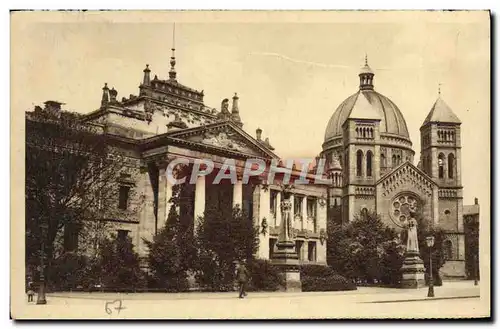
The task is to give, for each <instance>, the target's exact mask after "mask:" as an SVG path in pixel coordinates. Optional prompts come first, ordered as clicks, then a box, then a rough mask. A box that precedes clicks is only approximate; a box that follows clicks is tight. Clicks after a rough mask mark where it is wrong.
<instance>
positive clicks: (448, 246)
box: [443, 240, 453, 259]
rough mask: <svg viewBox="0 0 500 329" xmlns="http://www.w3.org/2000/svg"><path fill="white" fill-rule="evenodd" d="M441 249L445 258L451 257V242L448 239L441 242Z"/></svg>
mask: <svg viewBox="0 0 500 329" xmlns="http://www.w3.org/2000/svg"><path fill="white" fill-rule="evenodd" d="M443 249H444V250H443V251H444V257H445V259H453V244H452V243H451V241H450V240H446V241H445V242H444V243H443Z"/></svg>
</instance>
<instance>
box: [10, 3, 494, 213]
mask: <svg viewBox="0 0 500 329" xmlns="http://www.w3.org/2000/svg"><path fill="white" fill-rule="evenodd" d="M174 22H175V24H176V33H175V35H176V37H175V48H176V59H177V65H176V69H177V78H178V81H179V82H180V83H182V84H184V85H187V86H189V87H191V88H194V89H197V90H204V93H205V104H206V105H208V106H211V107H216V108H220V103H221V100H222V99H224V98H231V97H232V96H233V94H234V93H235V92H237V93H238V95H239V97H240V102H239V104H240V116H241V118H242V121H243V123H244V127H243V128H244V129H245V130H246V131H247V132H249V133H250V134H251V135H255V130H256V129H257V128H261V129H262V130H263V134H262V135H263V138H266V137H269V139H270V142H271V144H272V145H273V146H274V147H275V148H276V153H277V154H278V155H279V156H281V157H282V158H299V157H314V156H316V155H317V154H319V152H321V144H322V143H323V139H324V133H325V128H326V126H327V123H328V120H329V119H330V117H331V116H332V115H333V113H334V111H335V109H336V108H337V107H338V105H339V104H340V103H341V102H342V101H343V100H344V99H345V98H347V97H348V96H350V95H352V94H353V93H355V92H356V91H357V90H358V84H359V80H358V76H357V75H358V73H359V70H360V68H361V66H362V65H363V64H364V58H365V54H366V55H367V56H368V62H369V65H370V67H371V68H372V70H373V71H374V72H375V78H374V85H375V90H376V91H378V92H380V93H381V94H383V95H385V96H387V97H389V98H390V99H391V100H392V101H393V102H394V103H395V104H396V105H397V106H398V107H399V109H400V110H401V112H402V113H403V116H404V117H405V119H406V123H407V126H408V130H409V133H410V138H411V140H412V142H413V149H414V151H415V152H416V156H415V165H416V164H417V162H418V159H419V153H420V133H419V128H420V126H421V124H422V122H423V121H424V119H425V117H426V116H427V114H428V112H429V110H430V109H431V107H432V105H433V103H434V101H435V100H436V98H437V97H438V86H439V85H440V84H441V96H442V98H443V99H444V100H445V102H446V103H447V104H448V105H449V106H450V107H451V108H452V110H453V111H454V112H455V114H456V115H457V116H458V117H459V118H460V119H461V121H462V122H463V123H462V182H463V185H464V204H471V203H473V200H474V197H478V198H479V200H480V201H479V202H480V204H484V205H486V206H487V207H488V208H489V197H490V195H489V193H490V191H489V186H490V34H489V17H488V14H487V12H475V13H474V12H315V13H311V12H310V13H307V12H288V13H287V12H260V13H257V12H254V13H249V12H246V13H242V12H239V13H238V12H233V13H231V12H218V13H215V14H214V13H206V12H205V13H204V12H197V13H195V12H177V13H171V12H170V13H169V12H121V13H116V12H115V13H111V12H108V13H106V12H100V13H99V12H89V13H61V12H59V13H57V12H51V13H29V12H26V13H22V12H18V13H13V14H12V21H11V23H12V32H11V37H12V41H11V85H12V91H11V95H12V98H11V106H12V108H11V113H12V115H13V116H23V115H24V111H27V110H31V109H32V108H33V107H34V106H35V105H41V104H42V103H43V102H44V101H46V100H49V99H50V100H58V101H61V102H64V103H65V105H64V108H65V109H68V110H74V111H77V112H81V113H88V112H91V111H93V110H96V109H97V108H98V107H99V105H100V99H101V92H102V91H101V88H102V87H103V85H104V83H105V82H107V83H108V86H109V87H114V88H115V89H116V90H117V91H118V99H121V97H123V96H125V97H129V95H130V94H135V95H137V94H138V86H139V84H140V82H141V80H142V76H143V73H142V70H143V69H144V68H145V65H146V64H149V67H150V69H151V70H152V72H151V73H152V76H154V75H155V74H157V75H158V77H159V78H160V79H166V78H168V71H169V66H170V64H169V60H170V55H171V51H170V48H171V47H172V44H173V40H172V39H173V38H172V29H173V23H174Z"/></svg>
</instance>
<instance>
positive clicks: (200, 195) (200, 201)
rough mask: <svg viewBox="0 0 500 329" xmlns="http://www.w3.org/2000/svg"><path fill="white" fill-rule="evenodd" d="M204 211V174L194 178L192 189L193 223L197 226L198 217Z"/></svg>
mask: <svg viewBox="0 0 500 329" xmlns="http://www.w3.org/2000/svg"><path fill="white" fill-rule="evenodd" d="M204 213H205V176H198V178H196V186H195V191H194V225H195V230H196V227H197V226H198V217H203V215H204Z"/></svg>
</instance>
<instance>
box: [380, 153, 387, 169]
mask: <svg viewBox="0 0 500 329" xmlns="http://www.w3.org/2000/svg"><path fill="white" fill-rule="evenodd" d="M380 167H382V168H386V167H387V159H386V158H385V154H384V153H382V154H381V155H380Z"/></svg>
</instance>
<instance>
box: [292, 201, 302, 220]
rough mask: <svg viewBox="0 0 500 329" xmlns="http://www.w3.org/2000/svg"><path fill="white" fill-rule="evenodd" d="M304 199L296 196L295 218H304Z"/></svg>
mask: <svg viewBox="0 0 500 329" xmlns="http://www.w3.org/2000/svg"><path fill="white" fill-rule="evenodd" d="M303 199H304V198H303V197H301V196H295V197H294V199H293V214H294V217H295V216H300V217H302V200H303Z"/></svg>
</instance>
